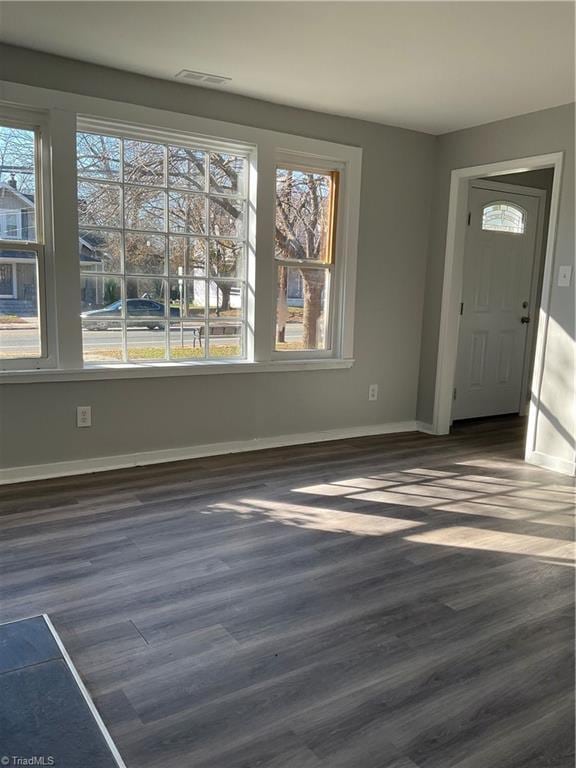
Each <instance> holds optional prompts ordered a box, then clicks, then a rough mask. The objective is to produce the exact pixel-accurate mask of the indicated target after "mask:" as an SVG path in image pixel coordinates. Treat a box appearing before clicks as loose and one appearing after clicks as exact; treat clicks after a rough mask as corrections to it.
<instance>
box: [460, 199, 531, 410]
mask: <svg viewBox="0 0 576 768" xmlns="http://www.w3.org/2000/svg"><path fill="white" fill-rule="evenodd" d="M503 203H505V204H507V206H513V207H514V209H512V210H510V209H509V208H508V209H505V212H502V213H499V209H495V210H494V209H493V206H495V205H497V204H503ZM487 206H489V208H488V211H487V217H486V219H487V220H486V222H485V226H489V227H492V226H504V227H508V230H507V231H506V230H500V231H493V230H491V229H485V228H483V211H484V210H485V209H486V207H487ZM538 207H539V198H537V197H531V196H529V195H525V194H513V193H509V192H504V191H494V190H490V189H485V188H475V187H473V186H471V188H470V224H469V226H468V232H467V237H466V246H465V254H464V275H463V292H462V316H461V318H460V331H459V339H458V357H457V363H456V376H455V382H454V384H455V399H454V406H453V410H452V417H453V418H454V419H467V418H474V417H478V416H493V415H497V414H505V413H518V411H519V410H520V399H521V390H522V374H523V369H524V357H525V350H526V336H527V327H528V326H527V324H526V323H523V322H522V317H526V316H528V314H529V309H528V307H529V302H530V286H531V281H532V271H533V267H534V255H535V246H536V233H537V225H538V213H539V211H538ZM516 209H520V210H521V212H522V213H520V212H519V213H518V215H515V211H516ZM490 211H493V215H492V216H490V215H488V212H490ZM508 214H509V217H508V218H507V216H508ZM521 220H522V221H521ZM521 226H523V231H513V228H514V227H518V228H520V227H521Z"/></svg>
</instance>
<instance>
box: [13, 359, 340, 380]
mask: <svg viewBox="0 0 576 768" xmlns="http://www.w3.org/2000/svg"><path fill="white" fill-rule="evenodd" d="M353 365H354V360H353V359H347V360H344V359H334V358H326V359H318V360H312V359H306V360H272V361H270V362H265V363H264V362H262V363H254V362H248V361H239V362H236V363H230V362H222V363H216V362H213V361H211V362H209V363H191V364H183V363H148V364H147V365H137V364H130V363H124V364H121V365H92V366H90V367H87V368H79V369H70V370H63V369H59V370H55V369H54V370H49V369H46V368H44V369H42V370H39V369H36V370H29V371H3V372H1V373H0V384H33V383H36V382H38V383H40V382H57V381H99V380H101V379H155V378H167V377H168V378H169V377H175V376H211V375H214V374H217V375H221V374H223V373H227V374H237V373H282V372H285V371H324V370H336V369H341V368H351V367H352V366H353Z"/></svg>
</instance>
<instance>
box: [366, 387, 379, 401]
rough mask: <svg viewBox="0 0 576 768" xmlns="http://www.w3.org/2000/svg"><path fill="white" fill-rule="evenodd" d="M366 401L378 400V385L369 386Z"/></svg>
mask: <svg viewBox="0 0 576 768" xmlns="http://www.w3.org/2000/svg"><path fill="white" fill-rule="evenodd" d="M368 400H378V384H370V386H369V387H368Z"/></svg>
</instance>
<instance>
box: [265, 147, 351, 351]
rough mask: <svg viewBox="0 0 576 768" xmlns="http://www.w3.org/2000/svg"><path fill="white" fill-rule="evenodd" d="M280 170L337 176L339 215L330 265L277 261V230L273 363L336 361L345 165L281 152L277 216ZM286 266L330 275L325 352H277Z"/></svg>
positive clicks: (338, 342) (291, 260) (337, 216)
mask: <svg viewBox="0 0 576 768" xmlns="http://www.w3.org/2000/svg"><path fill="white" fill-rule="evenodd" d="M278 168H286V169H293V170H298V171H308V172H309V173H324V174H326V173H331V172H336V173H337V174H338V184H337V188H336V194H337V198H336V200H335V206H336V215H335V217H334V222H333V226H334V229H335V233H334V234H335V241H334V248H333V256H332V261H331V262H328V263H318V262H312V261H310V262H308V261H300V260H299V259H282V260H280V259H277V258H276V230H274V247H273V251H272V253H273V259H274V287H273V293H274V315H273V318H272V321H273V328H272V358H273V359H274V360H318V359H325V358H337V357H340V355H341V343H342V340H341V333H340V330H341V328H342V324H343V322H344V318H343V316H342V315H343V308H342V298H343V296H342V282H343V280H344V264H343V263H342V262H343V261H344V260H345V252H344V248H343V243H342V239H341V237H340V223H341V222H340V220H339V219H340V210H341V208H340V204H341V200H340V198H341V196H342V190H343V188H344V185H345V180H346V179H345V176H346V165H345V163H342V162H338V161H337V160H330V159H328V158H324V157H313V156H310V155H297V154H296V153H289V152H278V153H277V155H276V162H275V165H274V213H276V172H277V170H278ZM280 263H281V264H282V265H283V266H286V267H296V268H298V267H300V266H302V267H308V268H309V269H313V268H314V267H317V268H319V269H325V270H326V271H327V272H328V274H329V275H330V285H329V295H328V301H327V312H326V318H325V321H324V322H325V326H326V327H325V329H324V336H325V338H326V342H327V343H326V349H301V350H286V351H284V350H277V349H276V307H277V304H278V280H277V278H276V268H277V266H278V265H279V264H280Z"/></svg>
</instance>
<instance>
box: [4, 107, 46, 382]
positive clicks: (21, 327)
mask: <svg viewBox="0 0 576 768" xmlns="http://www.w3.org/2000/svg"><path fill="white" fill-rule="evenodd" d="M39 142H40V138H39V131H38V130H37V129H36V128H34V127H26V126H24V125H17V124H13V123H12V122H8V121H6V122H2V123H1V124H0V324H1V329H0V367H1V368H6V367H16V366H20V365H24V366H26V361H30V362H29V365H30V366H33V367H38V364H39V362H38V358H42V357H44V358H47V351H46V345H45V339H44V338H43V331H44V311H43V307H42V306H41V300H42V296H43V291H42V284H43V275H44V266H43V264H44V243H43V241H42V237H43V236H42V231H41V227H39V221H40V208H41V204H40V203H41V201H40V194H39V192H40V190H41V183H40V176H39V169H38V165H39V164H38V152H39ZM9 361H13V362H12V363H10V364H9Z"/></svg>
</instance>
